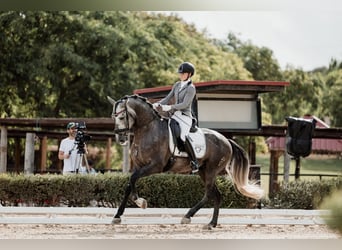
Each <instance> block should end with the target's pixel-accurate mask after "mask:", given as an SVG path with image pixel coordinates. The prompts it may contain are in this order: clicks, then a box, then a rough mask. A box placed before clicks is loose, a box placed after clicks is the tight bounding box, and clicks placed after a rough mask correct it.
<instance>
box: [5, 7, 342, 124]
mask: <svg viewBox="0 0 342 250" xmlns="http://www.w3.org/2000/svg"><path fill="white" fill-rule="evenodd" d="M0 42H1V46H0V55H1V60H0V86H1V88H0V97H1V99H0V106H1V113H0V116H1V117H17V118H20V117H28V118H35V117H76V116H77V117H101V116H105V117H107V116H108V115H109V113H110V108H109V107H108V103H107V100H106V96H107V95H110V96H112V97H114V98H120V97H121V96H123V95H126V94H131V93H132V92H133V90H134V89H137V88H147V87H155V86H164V85H168V84H173V83H174V82H175V81H176V80H177V74H176V69H177V67H178V65H179V64H180V63H181V62H183V61H191V62H192V63H193V64H194V65H196V74H195V76H194V81H195V82H198V81H210V80H226V79H236V80H253V79H254V80H274V81H276V80H284V81H289V82H290V86H289V87H288V88H287V89H286V90H285V92H284V93H279V94H274V93H273V94H265V95H263V97H262V98H263V107H265V112H266V113H268V114H269V115H270V116H271V119H272V123H282V122H283V121H284V117H285V116H287V115H298V116H301V115H304V114H305V113H311V114H316V115H317V114H319V115H320V116H322V117H321V118H326V117H327V118H329V119H330V120H331V122H332V125H334V126H342V120H341V110H342V108H341V103H342V100H341V99H342V95H341V90H342V80H341V79H342V72H341V65H342V63H340V62H338V60H335V61H334V60H332V62H331V64H330V66H329V68H325V67H322V68H321V69H317V70H315V71H312V72H304V71H303V70H301V69H294V68H290V67H288V68H287V69H286V70H284V71H282V70H281V69H280V67H279V64H278V62H277V60H276V59H275V58H274V56H273V52H272V51H271V50H270V49H268V48H266V47H257V46H255V45H253V43H252V42H251V41H247V42H245V41H241V40H240V39H239V38H238V37H237V36H236V35H234V34H229V35H228V37H227V39H226V40H221V41H218V40H212V39H209V38H208V37H207V36H206V34H205V33H202V32H199V31H198V30H196V28H195V26H194V25H192V24H187V23H186V22H184V21H183V20H182V19H181V18H179V17H178V16H176V15H169V16H167V15H164V14H153V13H148V12H124V11H89V12H87V11H6V12H0Z"/></svg>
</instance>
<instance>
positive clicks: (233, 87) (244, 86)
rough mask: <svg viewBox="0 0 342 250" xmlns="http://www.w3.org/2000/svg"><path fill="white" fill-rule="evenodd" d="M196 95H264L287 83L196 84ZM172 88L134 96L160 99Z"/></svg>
mask: <svg viewBox="0 0 342 250" xmlns="http://www.w3.org/2000/svg"><path fill="white" fill-rule="evenodd" d="M194 85H195V86H196V91H197V93H219V94H222V93H230V94H231V93H241V94H246V93H253V94H257V93H266V92H280V91H282V90H283V89H284V88H285V87H286V86H288V85H289V82H275V81H244V80H216V81H207V82H196V83H194ZM171 88H172V85H168V86H162V87H155V88H144V89H136V90H135V91H134V94H139V95H142V96H145V97H147V98H161V97H164V96H165V95H166V94H167V93H168V92H169V91H170V90H171Z"/></svg>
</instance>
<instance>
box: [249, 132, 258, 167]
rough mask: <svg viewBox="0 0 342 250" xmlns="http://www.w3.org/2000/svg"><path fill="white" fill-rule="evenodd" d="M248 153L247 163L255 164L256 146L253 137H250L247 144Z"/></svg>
mask: <svg viewBox="0 0 342 250" xmlns="http://www.w3.org/2000/svg"><path fill="white" fill-rule="evenodd" d="M248 153H249V163H250V164H251V165H255V164H256V144H255V139H254V137H250V139H249V144H248Z"/></svg>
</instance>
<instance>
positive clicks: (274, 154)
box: [269, 150, 282, 194]
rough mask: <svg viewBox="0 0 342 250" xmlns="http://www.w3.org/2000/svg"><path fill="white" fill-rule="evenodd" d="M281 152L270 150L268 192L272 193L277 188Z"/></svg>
mask: <svg viewBox="0 0 342 250" xmlns="http://www.w3.org/2000/svg"><path fill="white" fill-rule="evenodd" d="M281 153H282V152H281V151H275V150H272V151H271V159H270V180H269V194H273V193H275V192H276V191H277V190H278V168H279V157H280V155H281Z"/></svg>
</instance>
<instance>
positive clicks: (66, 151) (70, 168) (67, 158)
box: [58, 122, 77, 174]
mask: <svg viewBox="0 0 342 250" xmlns="http://www.w3.org/2000/svg"><path fill="white" fill-rule="evenodd" d="M67 133H68V135H69V136H68V137H67V138H65V139H63V140H62V141H61V145H60V147H59V152H58V159H60V160H63V174H72V173H76V169H74V167H75V163H76V159H77V157H76V156H77V148H76V146H75V137H76V133H77V124H76V123H75V122H69V123H68V125H67Z"/></svg>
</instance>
